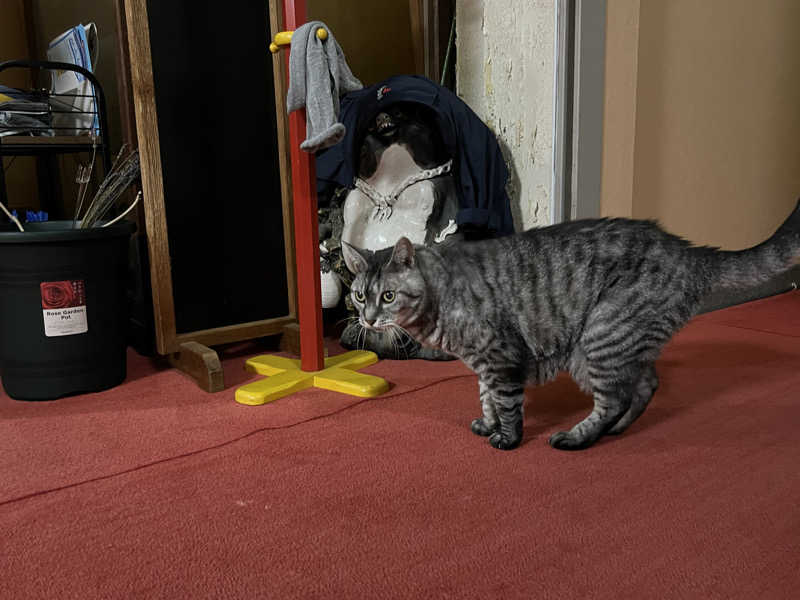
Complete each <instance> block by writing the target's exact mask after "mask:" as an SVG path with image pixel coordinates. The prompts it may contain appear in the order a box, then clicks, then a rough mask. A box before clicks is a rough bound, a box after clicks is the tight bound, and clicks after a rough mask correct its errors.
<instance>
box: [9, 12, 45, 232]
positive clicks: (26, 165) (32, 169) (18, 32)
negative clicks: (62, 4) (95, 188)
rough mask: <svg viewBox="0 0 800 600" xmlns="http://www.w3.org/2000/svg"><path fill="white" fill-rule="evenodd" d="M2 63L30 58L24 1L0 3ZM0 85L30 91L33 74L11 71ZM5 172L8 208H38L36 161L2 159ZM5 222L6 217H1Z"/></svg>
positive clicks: (18, 157) (14, 158)
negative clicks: (31, 75) (0, 9)
mask: <svg viewBox="0 0 800 600" xmlns="http://www.w3.org/2000/svg"><path fill="white" fill-rule="evenodd" d="M0 8H2V13H0V62H3V61H6V60H19V59H24V58H28V39H27V36H26V35H25V13H24V10H23V1H22V0H2V3H0ZM0 83H2V84H3V85H7V86H9V87H14V88H19V89H29V88H30V86H31V78H30V71H28V70H26V69H8V70H6V71H3V72H2V74H0ZM3 166H4V168H5V169H6V171H5V174H6V191H7V192H8V204H9V208H19V209H22V208H33V209H36V208H39V193H38V187H37V182H36V159H34V158H33V157H30V156H17V157H3ZM2 220H5V216H3V217H2Z"/></svg>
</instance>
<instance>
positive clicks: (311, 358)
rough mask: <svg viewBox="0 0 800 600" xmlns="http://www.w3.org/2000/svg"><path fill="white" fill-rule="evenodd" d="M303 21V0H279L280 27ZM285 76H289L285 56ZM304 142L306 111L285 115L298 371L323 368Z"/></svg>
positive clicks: (313, 205)
mask: <svg viewBox="0 0 800 600" xmlns="http://www.w3.org/2000/svg"><path fill="white" fill-rule="evenodd" d="M305 22H306V1H305V0H283V24H284V27H285V29H286V31H294V30H295V29H297V28H298V27H299V26H300V25H302V24H303V23H305ZM286 61H287V69H286V73H287V77H288V76H289V69H288V61H289V54H288V52H287V54H286ZM305 139H306V111H305V109H300V110H296V111H294V112H292V113H291V114H290V115H289V147H290V152H291V157H292V199H293V204H294V243H295V257H296V261H297V313H298V314H297V316H298V319H299V321H300V368H301V369H303V371H320V370H322V369H324V368H325V358H324V353H323V350H322V337H323V336H322V290H321V287H320V271H319V223H318V221H317V218H318V217H317V173H316V168H315V164H314V157H313V155H311V154H308V153H306V152H303V151H302V150H300V144H301V143H302V142H303V141H304V140H305Z"/></svg>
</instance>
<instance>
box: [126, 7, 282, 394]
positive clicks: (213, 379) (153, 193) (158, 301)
mask: <svg viewBox="0 0 800 600" xmlns="http://www.w3.org/2000/svg"><path fill="white" fill-rule="evenodd" d="M124 8H125V22H126V23H125V25H126V30H127V42H128V50H129V55H130V80H131V93H132V96H133V104H134V113H135V120H136V132H137V138H138V145H139V155H140V160H141V172H142V189H143V192H144V193H143V204H144V222H145V228H146V232H147V238H148V241H147V243H148V249H149V258H150V276H151V286H152V298H153V312H154V322H155V342H156V350H157V352H158V353H159V354H162V355H168V356H170V357H171V360H172V362H173V364H174V365H176V366H177V367H178V368H181V369H183V370H185V371H187V372H189V374H191V375H193V376H194V377H195V378H196V379H198V383H199V384H200V385H201V387H203V388H204V389H208V390H209V391H216V390H218V389H222V385H223V384H222V380H221V367H220V366H219V360H218V358H217V357H216V353H215V352H214V351H213V350H211V349H210V348H209V347H211V346H214V345H219V344H227V343H231V342H238V341H243V340H249V339H254V338H259V337H264V336H272V335H278V334H285V333H286V331H287V327H288V328H289V335H290V336H291V335H292V334H293V333H294V332H295V331H296V329H297V290H296V267H295V260H294V235H293V227H292V195H291V169H290V168H289V165H290V158H289V146H288V125H287V114H286V86H287V84H286V81H287V79H286V64H285V61H284V60H283V57H282V55H274V56H273V57H272V58H271V60H272V63H273V79H274V90H275V107H276V119H277V137H278V140H277V143H278V159H279V163H280V165H279V168H280V192H281V205H282V214H283V236H284V248H285V265H286V282H287V301H288V307H289V310H288V312H287V314H285V315H282V316H278V317H275V318H268V319H264V320H258V321H250V322H243V323H236V324H232V325H225V326H221V327H212V328H208V329H201V330H197V331H188V332H184V331H182V332H178V330H177V328H176V315H175V310H176V307H175V302H174V297H173V279H172V266H171V258H170V247H169V237H168V227H167V213H166V210H165V198H164V181H163V174H162V157H161V145H160V143H159V127H158V115H157V107H156V99H155V94H154V86H155V84H154V76H153V65H152V59H151V50H150V48H151V46H150V21H149V19H148V4H147V0H124ZM269 24H270V29H271V31H280V30H281V25H282V15H281V11H280V9H279V6H278V1H277V0H270V1H269ZM264 52H265V53H267V54H268V53H269V50H268V48H267V45H265V46H264ZM213 277H214V273H209V278H210V279H213Z"/></svg>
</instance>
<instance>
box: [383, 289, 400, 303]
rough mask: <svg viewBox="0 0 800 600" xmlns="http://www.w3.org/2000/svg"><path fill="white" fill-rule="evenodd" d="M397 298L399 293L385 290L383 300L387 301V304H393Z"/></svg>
mask: <svg viewBox="0 0 800 600" xmlns="http://www.w3.org/2000/svg"><path fill="white" fill-rule="evenodd" d="M395 298H397V294H395V293H394V292H391V291H387V292H383V301H384V302H386V304H391V303H392V302H394V299H395Z"/></svg>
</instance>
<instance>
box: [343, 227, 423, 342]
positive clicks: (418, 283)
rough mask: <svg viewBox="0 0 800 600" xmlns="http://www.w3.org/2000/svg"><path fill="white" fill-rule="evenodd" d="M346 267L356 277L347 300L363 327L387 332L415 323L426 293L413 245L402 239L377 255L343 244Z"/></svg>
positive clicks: (376, 253)
mask: <svg viewBox="0 0 800 600" xmlns="http://www.w3.org/2000/svg"><path fill="white" fill-rule="evenodd" d="M342 254H343V255H344V260H345V263H346V264H347V268H348V269H350V271H351V272H352V273H353V274H354V275H355V279H354V280H353V283H352V285H351V286H350V299H351V300H352V301H353V306H355V308H356V310H357V311H358V316H359V322H360V323H361V325H362V326H363V327H366V328H367V329H374V330H379V331H382V330H387V329H391V328H392V327H394V326H399V327H402V328H405V327H406V326H408V325H410V324H412V323H414V322H416V321H417V320H418V318H419V312H420V311H421V310H422V307H424V306H425V301H426V296H427V293H428V290H427V286H426V284H425V279H424V278H423V276H422V273H421V272H420V270H419V264H418V261H417V256H416V249H415V248H414V245H413V244H412V243H411V242H410V241H409V240H408V239H406V238H405V237H402V238H400V239H399V240H398V241H397V243H396V244H395V245H394V247H393V248H385V249H383V250H379V251H377V252H371V251H369V250H361V249H358V248H355V247H353V246H351V245H349V244H348V243H346V242H343V243H342Z"/></svg>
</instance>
